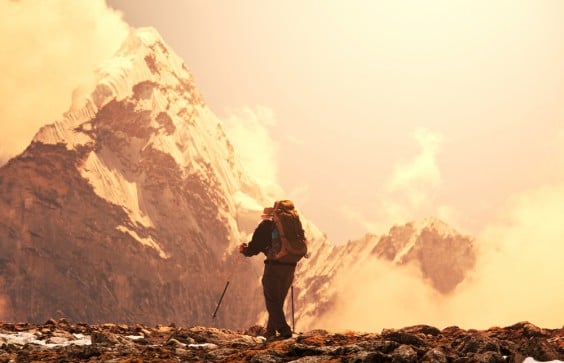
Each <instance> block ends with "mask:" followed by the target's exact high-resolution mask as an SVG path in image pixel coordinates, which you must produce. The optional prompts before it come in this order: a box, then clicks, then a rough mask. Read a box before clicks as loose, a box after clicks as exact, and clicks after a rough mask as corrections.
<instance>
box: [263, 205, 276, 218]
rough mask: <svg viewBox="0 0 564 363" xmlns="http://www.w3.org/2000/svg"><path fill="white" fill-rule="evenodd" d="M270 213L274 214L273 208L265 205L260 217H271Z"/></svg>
mask: <svg viewBox="0 0 564 363" xmlns="http://www.w3.org/2000/svg"><path fill="white" fill-rule="evenodd" d="M272 214H274V208H272V207H265V208H264V209H263V211H262V215H261V217H263V218H269V217H272Z"/></svg>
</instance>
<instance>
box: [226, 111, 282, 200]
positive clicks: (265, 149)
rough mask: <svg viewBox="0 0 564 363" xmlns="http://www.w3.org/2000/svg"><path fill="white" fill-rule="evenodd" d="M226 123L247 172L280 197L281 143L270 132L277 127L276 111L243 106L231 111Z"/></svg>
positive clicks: (230, 138) (273, 195)
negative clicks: (279, 161) (279, 144)
mask: <svg viewBox="0 0 564 363" xmlns="http://www.w3.org/2000/svg"><path fill="white" fill-rule="evenodd" d="M223 124H224V127H225V132H226V133H227V135H228V137H229V140H230V141H231V143H232V144H233V146H234V148H235V150H236V154H237V156H238V157H239V159H240V160H241V162H242V164H243V167H244V168H245V170H246V171H247V172H248V173H249V175H251V176H252V177H253V178H254V179H255V181H257V182H258V183H259V185H261V186H263V187H264V188H265V190H266V191H267V193H268V194H270V195H271V196H272V197H274V198H275V197H276V196H279V195H280V194H281V190H282V189H281V187H280V186H279V184H278V144H277V143H276V142H275V141H274V139H273V138H272V137H271V135H270V132H269V129H270V128H271V127H272V126H274V125H275V124H276V118H275V116H274V112H273V111H272V110H271V109H270V108H268V107H264V106H255V107H242V108H240V109H238V110H233V111H230V112H229V115H228V116H226V117H224V118H223Z"/></svg>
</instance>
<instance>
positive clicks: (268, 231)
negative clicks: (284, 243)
mask: <svg viewBox="0 0 564 363" xmlns="http://www.w3.org/2000/svg"><path fill="white" fill-rule="evenodd" d="M271 238H272V225H271V222H269V221H263V222H261V223H260V224H259V225H258V227H257V229H255V232H254V233H253V238H252V239H251V242H249V244H248V245H247V246H246V247H244V248H243V249H242V250H241V253H242V254H244V255H245V256H254V255H258V254H259V253H261V252H264V251H266V248H267V247H268V244H269V243H270V240H271Z"/></svg>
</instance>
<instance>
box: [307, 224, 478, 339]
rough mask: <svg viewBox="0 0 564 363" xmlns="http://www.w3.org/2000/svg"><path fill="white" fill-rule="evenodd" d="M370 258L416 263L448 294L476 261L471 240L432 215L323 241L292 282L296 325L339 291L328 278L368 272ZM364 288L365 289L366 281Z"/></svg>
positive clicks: (328, 305) (321, 310)
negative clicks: (335, 242) (354, 236)
mask: <svg viewBox="0 0 564 363" xmlns="http://www.w3.org/2000/svg"><path fill="white" fill-rule="evenodd" d="M374 257H376V258H378V259H380V260H384V261H389V262H391V263H392V266H396V268H398V269H401V268H403V267H404V266H412V267H416V268H417V269H418V270H419V271H420V273H421V276H422V277H423V281H422V283H427V284H429V285H430V286H432V287H433V288H434V289H435V290H437V291H438V292H440V293H442V294H449V293H452V292H453V291H454V290H455V288H456V286H457V285H458V284H459V283H460V282H462V281H463V280H464V278H465V277H466V274H467V273H468V272H469V271H471V270H472V269H473V267H474V265H475V263H476V257H477V256H476V250H475V247H474V240H473V238H471V237H469V236H464V235H462V234H460V233H459V232H457V231H456V230H454V229H453V228H451V227H449V226H448V225H447V224H445V223H444V222H442V221H440V220H438V219H435V218H426V219H423V220H420V221H416V222H409V223H406V224H405V225H397V226H393V227H392V228H391V229H390V231H389V232H388V234H385V235H383V236H376V235H369V234H367V235H366V236H365V237H364V238H362V239H359V240H355V241H350V242H348V243H347V244H344V245H338V246H335V245H331V244H330V243H329V242H326V241H325V242H323V243H322V244H321V248H320V250H319V251H316V254H315V255H314V256H313V257H312V258H311V259H309V260H305V261H304V262H303V266H302V269H301V272H300V273H299V275H298V279H297V281H296V285H297V287H298V291H299V296H300V300H299V302H298V309H297V311H299V313H298V316H299V319H300V324H301V326H304V327H306V328H308V327H309V328H312V327H313V326H314V324H315V322H316V321H317V319H319V317H321V316H323V315H324V314H326V313H328V312H330V310H331V309H332V307H333V306H334V304H335V302H336V301H337V300H339V299H341V300H346V297H345V296H342V295H341V294H342V291H339V290H338V289H337V287H336V286H335V284H334V282H335V280H336V278H337V276H339V275H346V274H347V273H348V271H349V270H351V269H352V268H354V269H355V271H359V272H361V273H362V272H363V271H370V268H369V267H370V265H371V264H373V263H374ZM365 288H369V287H368V286H366V287H365Z"/></svg>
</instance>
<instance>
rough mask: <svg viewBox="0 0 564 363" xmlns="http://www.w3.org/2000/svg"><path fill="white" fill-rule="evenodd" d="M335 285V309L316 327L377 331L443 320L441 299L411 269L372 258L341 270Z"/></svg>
mask: <svg viewBox="0 0 564 363" xmlns="http://www.w3.org/2000/svg"><path fill="white" fill-rule="evenodd" d="M332 284H335V286H336V291H337V292H338V295H337V296H338V297H337V300H336V303H335V307H334V309H332V310H331V311H330V313H329V314H327V315H325V316H323V317H322V318H321V319H320V320H319V321H318V322H316V327H321V328H325V329H329V330H333V331H342V330H356V331H366V332H378V331H380V330H382V329H384V328H402V327H405V326H410V325H416V324H432V323H433V322H435V323H436V322H438V321H442V316H443V315H444V314H443V307H442V304H441V300H442V297H441V296H440V295H439V294H438V293H437V292H436V291H434V290H433V289H431V288H430V287H429V286H428V285H426V284H424V283H423V282H422V279H421V276H420V272H419V270H418V269H416V268H413V267H412V266H407V267H406V268H397V267H394V266H393V265H392V264H391V263H390V262H387V261H384V260H378V259H376V258H375V257H371V258H370V259H368V261H367V262H366V263H364V264H362V265H361V266H358V265H356V266H352V267H351V268H350V269H347V270H346V271H342V272H341V273H340V274H339V275H338V276H337V277H336V281H334V282H332Z"/></svg>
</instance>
